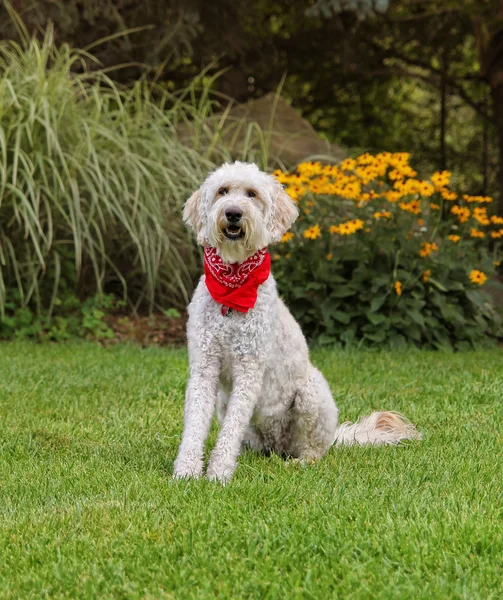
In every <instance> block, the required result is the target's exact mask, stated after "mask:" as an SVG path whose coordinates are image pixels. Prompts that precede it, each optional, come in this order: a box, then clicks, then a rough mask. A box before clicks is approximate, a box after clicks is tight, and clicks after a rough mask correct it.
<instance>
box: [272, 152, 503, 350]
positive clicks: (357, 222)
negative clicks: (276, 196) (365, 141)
mask: <svg viewBox="0 0 503 600" xmlns="http://www.w3.org/2000/svg"><path fill="white" fill-rule="evenodd" d="M408 161H409V156H408V154H405V153H403V154H389V153H382V154H379V155H377V156H375V157H374V156H370V155H369V154H365V155H362V156H361V157H359V158H357V159H356V160H353V159H347V160H345V161H343V163H341V165H340V166H339V167H337V166H326V167H324V166H322V165H321V164H319V163H303V164H301V165H299V166H298V169H297V173H295V174H289V173H283V172H280V171H278V172H276V175H277V177H278V178H279V179H280V181H282V182H283V183H284V184H285V185H286V186H287V191H288V192H289V193H290V195H291V196H292V197H293V198H294V199H295V200H297V201H298V202H299V203H300V208H301V217H300V218H299V219H298V221H297V222H296V224H295V225H294V228H293V230H292V232H289V233H287V234H286V235H285V236H284V237H283V244H281V245H280V247H279V250H278V252H277V253H275V254H274V255H273V258H274V259H275V265H274V270H275V274H276V277H277V280H278V284H279V289H280V291H281V293H282V295H283V296H284V298H285V300H286V301H287V303H288V305H289V306H290V308H291V309H292V311H293V314H294V315H295V317H296V318H297V319H298V320H299V321H300V322H301V324H302V326H303V328H304V331H305V332H306V334H307V335H308V336H309V337H310V338H312V339H317V340H319V342H321V343H339V344H342V345H363V346H387V347H392V348H401V347H406V346H408V345H416V346H421V347H426V348H438V349H452V348H455V349H466V348H470V347H473V346H475V345H477V344H480V343H484V342H486V341H487V336H486V334H487V333H490V334H491V333H492V334H494V333H495V331H496V328H497V327H498V324H499V320H498V317H497V315H496V313H495V311H494V309H493V308H492V306H491V303H490V300H489V297H488V296H487V295H486V294H484V293H483V291H482V290H481V286H483V284H484V283H485V281H486V279H487V277H488V276H491V275H492V274H493V273H494V267H495V263H496V264H497V263H498V261H499V245H500V242H499V240H500V239H501V237H502V236H503V219H500V218H499V217H496V216H493V217H490V216H489V215H488V213H487V208H486V206H487V205H488V204H489V203H490V201H491V199H490V198H483V197H478V196H467V195H465V196H463V197H462V198H458V194H456V193H455V192H453V191H452V190H451V189H449V187H448V186H449V180H450V173H447V172H443V173H436V174H434V175H433V176H432V178H431V181H424V180H419V179H417V178H416V177H417V173H416V172H415V171H414V170H413V169H412V168H411V167H410V166H409V162H408ZM473 207H475V208H473ZM488 239H490V240H491V241H492V243H493V246H494V247H493V249H492V250H491V252H490V251H489V245H488V243H487V240H488Z"/></svg>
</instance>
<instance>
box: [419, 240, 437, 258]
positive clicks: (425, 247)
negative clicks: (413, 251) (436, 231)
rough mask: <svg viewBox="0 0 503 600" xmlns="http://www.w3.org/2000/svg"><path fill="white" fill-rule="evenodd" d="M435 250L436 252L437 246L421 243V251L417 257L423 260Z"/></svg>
mask: <svg viewBox="0 0 503 600" xmlns="http://www.w3.org/2000/svg"><path fill="white" fill-rule="evenodd" d="M436 250H438V246H437V245H436V244H435V243H433V244H430V242H421V250H419V256H421V257H422V258H425V257H426V256H429V255H430V254H431V253H432V252H435V251H436Z"/></svg>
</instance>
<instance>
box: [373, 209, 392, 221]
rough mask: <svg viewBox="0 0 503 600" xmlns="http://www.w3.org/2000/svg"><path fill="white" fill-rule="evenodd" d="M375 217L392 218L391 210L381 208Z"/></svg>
mask: <svg viewBox="0 0 503 600" xmlns="http://www.w3.org/2000/svg"><path fill="white" fill-rule="evenodd" d="M374 219H391V213H390V211H389V210H381V211H377V212H375V213H374Z"/></svg>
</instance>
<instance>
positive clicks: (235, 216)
mask: <svg viewBox="0 0 503 600" xmlns="http://www.w3.org/2000/svg"><path fill="white" fill-rule="evenodd" d="M242 216H243V211H242V210H240V209H239V208H229V209H227V210H226V211H225V219H226V221H227V222H226V225H225V227H224V228H223V232H224V235H225V237H226V238H227V239H229V240H239V239H241V238H242V237H243V236H244V231H243V227H242V223H241V217H242Z"/></svg>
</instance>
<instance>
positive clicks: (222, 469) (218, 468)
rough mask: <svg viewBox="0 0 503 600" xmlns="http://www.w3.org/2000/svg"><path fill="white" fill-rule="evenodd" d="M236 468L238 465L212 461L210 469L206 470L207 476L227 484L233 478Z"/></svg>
mask: <svg viewBox="0 0 503 600" xmlns="http://www.w3.org/2000/svg"><path fill="white" fill-rule="evenodd" d="M235 468H236V465H234V464H225V463H213V462H211V461H210V464H209V465H208V470H207V471H206V477H207V478H208V479H209V480H210V481H218V482H220V483H221V484H223V485H225V484H226V483H229V481H230V480H231V479H232V475H233V473H234V469H235Z"/></svg>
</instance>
